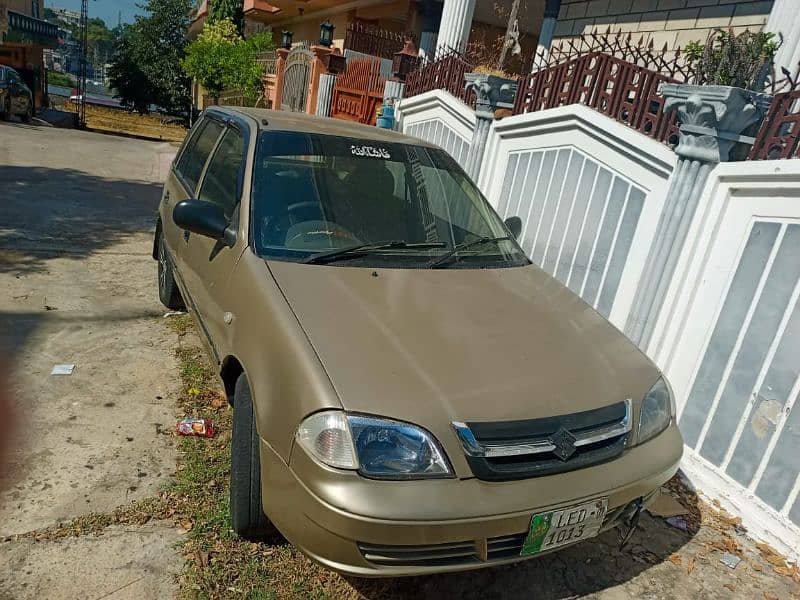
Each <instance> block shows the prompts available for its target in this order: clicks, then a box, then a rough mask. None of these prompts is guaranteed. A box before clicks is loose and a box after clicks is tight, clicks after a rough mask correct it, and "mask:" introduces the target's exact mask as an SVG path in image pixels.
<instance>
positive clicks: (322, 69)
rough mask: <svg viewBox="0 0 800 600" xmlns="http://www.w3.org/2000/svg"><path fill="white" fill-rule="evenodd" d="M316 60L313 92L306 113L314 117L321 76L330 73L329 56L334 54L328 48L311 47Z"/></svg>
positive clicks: (310, 93) (312, 83)
mask: <svg viewBox="0 0 800 600" xmlns="http://www.w3.org/2000/svg"><path fill="white" fill-rule="evenodd" d="M311 52H313V53H314V60H313V61H312V62H311V79H310V82H311V84H310V85H311V90H310V91H309V94H308V105H307V106H306V112H307V113H309V114H311V115H313V114H314V113H315V112H316V111H317V96H318V95H319V85H320V81H319V79H320V76H322V74H323V73H327V72H328V56H329V55H330V54H331V52H333V49H332V48H328V47H326V46H311Z"/></svg>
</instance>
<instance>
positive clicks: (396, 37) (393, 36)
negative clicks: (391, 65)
mask: <svg viewBox="0 0 800 600" xmlns="http://www.w3.org/2000/svg"><path fill="white" fill-rule="evenodd" d="M406 40H411V41H413V42H415V43H416V39H415V36H414V34H413V33H410V32H403V33H400V32H397V31H387V30H386V29H380V28H378V27H375V26H374V25H368V24H365V23H362V22H360V21H354V22H352V23H350V24H349V25H348V26H347V32H346V33H345V38H344V48H345V50H354V51H356V52H361V53H362V54H369V55H371V56H377V57H379V58H388V59H392V58H394V55H395V53H396V52H400V50H402V49H403V45H404V44H405V42H406Z"/></svg>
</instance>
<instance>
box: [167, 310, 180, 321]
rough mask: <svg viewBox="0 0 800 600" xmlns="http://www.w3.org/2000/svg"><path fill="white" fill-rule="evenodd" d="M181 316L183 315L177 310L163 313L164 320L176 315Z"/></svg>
mask: <svg viewBox="0 0 800 600" xmlns="http://www.w3.org/2000/svg"><path fill="white" fill-rule="evenodd" d="M182 314H184V313H183V312H181V311H179V310H171V311H169V312H167V313H164V317H163V318H165V319H166V318H167V317H175V316H177V315H182Z"/></svg>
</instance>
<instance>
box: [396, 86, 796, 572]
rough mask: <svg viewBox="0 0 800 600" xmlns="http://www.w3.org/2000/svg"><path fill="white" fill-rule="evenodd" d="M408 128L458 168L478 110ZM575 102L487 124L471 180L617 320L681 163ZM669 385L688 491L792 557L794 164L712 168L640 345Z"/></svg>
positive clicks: (416, 105)
mask: <svg viewBox="0 0 800 600" xmlns="http://www.w3.org/2000/svg"><path fill="white" fill-rule="evenodd" d="M400 115H401V126H402V130H403V131H404V132H405V133H409V134H411V135H416V136H417V137H422V138H423V139H426V140H429V141H431V142H433V143H435V144H438V145H440V146H442V147H444V148H445V149H446V150H448V151H449V152H450V153H451V154H453V155H454V157H455V158H456V159H457V160H459V162H462V161H463V160H464V159H465V157H466V154H465V151H466V150H467V149H468V147H469V140H470V138H471V135H472V131H473V130H474V125H475V119H474V113H473V111H471V110H470V109H469V108H468V107H467V106H465V105H464V104H463V103H462V102H460V101H459V100H457V99H456V98H454V97H453V96H451V95H450V94H448V93H447V92H442V91H434V92H428V93H426V94H423V95H421V96H417V97H414V98H411V99H407V100H404V101H403V102H402V103H401V105H400ZM676 160H677V159H676V156H675V155H674V153H673V152H672V151H671V150H670V149H669V148H667V147H666V146H664V145H663V144H660V143H658V142H656V141H654V140H652V139H650V138H648V137H646V136H644V135H642V134H640V133H638V132H636V131H635V130H632V129H630V128H628V127H626V126H624V125H622V124H620V123H617V122H616V121H614V120H612V119H610V118H608V117H606V116H604V115H601V114H599V113H597V112H595V111H593V110H591V109H589V108H586V107H584V106H581V105H573V106H566V107H560V108H555V109H551V110H546V111H540V112H535V113H528V114H524V115H517V116H513V117H508V118H505V119H503V120H501V121H495V122H494V123H493V125H492V129H491V131H490V134H489V139H488V141H487V148H486V155H485V156H484V159H483V162H482V169H481V173H480V176H479V181H478V184H479V187H480V188H481V190H482V191H483V192H484V194H485V195H486V196H487V198H488V199H489V201H490V202H491V203H492V204H493V205H494V207H495V208H496V209H497V210H498V212H499V213H500V215H501V216H502V217H504V218H505V217H508V216H512V215H516V216H520V217H521V218H522V220H523V226H524V229H523V233H522V236H521V243H522V246H523V248H524V249H525V250H526V252H527V253H528V255H529V256H530V257H531V259H532V260H533V261H534V262H535V263H536V264H538V265H539V266H541V267H542V268H543V269H545V270H546V271H548V272H549V273H551V274H553V275H554V276H555V277H556V278H558V279H559V280H561V281H562V282H563V283H565V284H566V285H568V286H569V287H570V288H571V289H573V290H574V291H575V292H576V293H578V294H580V295H581V296H582V297H583V298H584V299H585V300H586V301H587V302H588V303H589V304H591V305H592V306H594V307H595V308H596V309H597V310H598V311H600V312H601V313H603V314H604V315H605V316H607V317H608V318H609V320H610V321H611V322H612V323H614V324H615V325H616V326H617V327H619V328H620V329H623V328H624V325H625V322H626V320H627V316H628V313H629V311H630V308H631V304H632V302H633V297H634V294H635V291H636V287H637V285H638V283H639V279H640V277H641V274H642V270H643V268H644V264H645V260H646V258H647V254H648V252H649V250H650V242H651V240H652V239H653V235H654V232H655V229H656V226H657V223H658V219H659V216H660V214H661V211H662V209H663V205H664V195H665V193H666V191H667V181H668V178H669V175H670V173H671V172H672V169H673V167H674V165H675V162H676ZM644 350H645V351H646V353H647V354H648V355H649V356H650V357H651V358H653V360H655V362H656V363H657V364H658V365H659V367H661V368H662V369H663V370H664V372H665V373H666V374H667V377H668V379H669V380H670V383H671V384H672V386H673V389H674V391H675V396H676V401H677V405H678V418H679V422H680V426H681V431H682V432H683V434H684V438H685V441H686V452H685V455H684V461H683V469H684V471H685V472H686V473H687V475H688V476H689V477H690V479H692V481H693V482H694V483H695V485H696V487H697V489H698V490H699V491H700V492H701V493H703V494H704V495H706V496H708V497H709V498H713V499H718V500H719V501H720V502H721V503H722V504H723V506H725V507H726V508H727V509H728V510H730V511H731V512H732V513H734V514H737V515H740V516H741V517H742V519H743V523H744V525H745V526H746V527H747V528H748V530H749V531H750V533H751V534H752V535H754V536H755V537H756V538H758V539H762V540H764V541H767V542H768V543H770V544H771V545H773V546H774V547H776V548H777V549H779V550H780V551H782V552H783V553H785V554H786V555H788V556H789V557H790V558H794V559H798V558H800V526H798V525H799V524H800V497H799V496H800V474H799V473H798V472H799V471H800V408H798V406H797V405H796V402H797V399H798V396H799V395H800V160H784V161H755V162H738V163H725V164H721V165H718V166H717V167H716V168H715V169H714V171H712V173H711V175H710V177H709V180H708V182H707V184H706V187H705V190H704V192H703V197H702V198H701V200H700V204H699V208H698V210H697V213H696V215H695V217H694V220H693V222H692V224H691V227H690V229H689V233H688V236H687V240H686V246H685V248H684V251H683V252H682V254H681V258H680V261H679V262H678V265H677V267H676V271H675V273H674V275H673V280H672V282H671V284H670V287H669V289H668V290H667V295H666V298H665V301H664V305H663V309H662V312H661V314H660V315H659V318H658V320H657V322H656V327H655V330H654V335H653V337H652V340H651V342H650V343H649V346H648V347H647V348H645V349H644Z"/></svg>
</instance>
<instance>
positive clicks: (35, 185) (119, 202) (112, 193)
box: [0, 166, 162, 276]
mask: <svg viewBox="0 0 800 600" xmlns="http://www.w3.org/2000/svg"><path fill="white" fill-rule="evenodd" d="M161 189H162V185H161V184H158V183H151V182H144V181H131V180H118V179H109V178H104V177H98V176H96V175H92V174H89V173H85V172H83V171H78V170H74V169H51V168H45V167H20V166H3V167H2V168H0V197H2V202H0V273H13V274H15V275H17V276H20V275H24V274H28V273H35V272H40V271H42V270H43V269H44V268H45V263H46V261H47V260H49V259H52V258H56V257H63V258H74V259H76V260H77V259H81V258H84V257H86V256H88V255H90V254H92V253H94V252H98V251H100V250H103V249H105V248H108V247H109V246H112V245H114V244H117V243H119V242H120V241H123V240H124V238H126V237H129V236H131V235H134V234H136V233H141V232H147V231H151V230H153V228H154V225H155V220H156V210H157V207H158V203H159V200H160V197H161Z"/></svg>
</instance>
